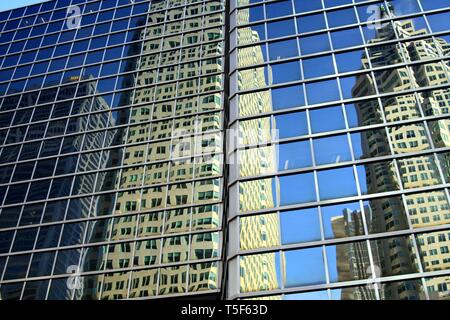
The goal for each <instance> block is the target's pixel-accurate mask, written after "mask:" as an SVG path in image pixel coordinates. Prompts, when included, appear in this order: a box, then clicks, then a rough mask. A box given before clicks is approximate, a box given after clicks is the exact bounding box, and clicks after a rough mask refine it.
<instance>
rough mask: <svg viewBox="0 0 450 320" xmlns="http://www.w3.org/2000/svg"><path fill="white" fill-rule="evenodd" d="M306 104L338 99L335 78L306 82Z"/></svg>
mask: <svg viewBox="0 0 450 320" xmlns="http://www.w3.org/2000/svg"><path fill="white" fill-rule="evenodd" d="M306 94H307V96H308V104H317V103H323V102H328V101H333V100H339V89H338V85H337V81H336V80H327V81H320V82H313V83H307V84H306Z"/></svg>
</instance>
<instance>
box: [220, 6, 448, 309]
mask: <svg viewBox="0 0 450 320" xmlns="http://www.w3.org/2000/svg"><path fill="white" fill-rule="evenodd" d="M232 3H233V5H232V6H231V8H230V30H231V33H230V52H229V59H230V79H229V81H230V121H229V126H230V128H233V129H234V130H236V131H237V132H239V134H238V135H237V136H238V137H239V138H238V139H236V140H237V142H236V143H235V146H234V148H233V150H232V151H230V152H233V154H232V157H233V158H235V159H237V161H236V162H235V163H236V165H234V166H231V167H230V175H229V176H230V181H229V185H230V189H229V211H228V212H227V213H228V219H229V230H230V231H229V234H230V236H229V238H230V239H229V243H230V245H229V251H228V258H229V267H228V281H227V283H228V287H227V289H228V290H227V298H229V299H235V298H243V299H261V298H262V299H286V300H297V299H301V300H303V299H305V300H308V299H320V300H322V299H325V300H328V299H333V300H348V299H355V300H359V299H361V300H367V299H370V300H372V299H383V300H390V299H448V298H449V297H450V275H449V269H450V251H449V248H450V229H449V226H450V209H449V192H448V183H449V182H450V162H449V159H450V158H449V156H450V153H449V146H450V131H449V130H450V121H449V107H450V88H449V83H450V82H449V81H450V78H449V76H450V60H449V59H450V44H449V41H450V33H449V30H450V23H449V21H450V19H449V16H450V11H449V9H450V2H449V1H442V0H440V1H433V0H420V1H419V0H393V1H363V0H354V1H352V0H307V1H306V0H283V1H262V0H260V1H258V0H255V1H252V0H237V1H232ZM256 159H257V160H256ZM236 239H239V241H236Z"/></svg>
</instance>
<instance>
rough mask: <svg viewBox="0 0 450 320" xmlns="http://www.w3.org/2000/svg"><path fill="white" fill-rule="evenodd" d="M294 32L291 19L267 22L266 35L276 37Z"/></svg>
mask: <svg viewBox="0 0 450 320" xmlns="http://www.w3.org/2000/svg"><path fill="white" fill-rule="evenodd" d="M291 34H295V24H294V20H293V19H289V20H281V21H276V22H269V23H268V24H267V37H268V38H269V39H270V38H278V37H284V36H288V35H291Z"/></svg>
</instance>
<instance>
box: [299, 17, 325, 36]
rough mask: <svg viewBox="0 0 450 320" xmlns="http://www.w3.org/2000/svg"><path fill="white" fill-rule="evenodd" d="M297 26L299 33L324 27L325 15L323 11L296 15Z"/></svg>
mask: <svg viewBox="0 0 450 320" xmlns="http://www.w3.org/2000/svg"><path fill="white" fill-rule="evenodd" d="M297 27H298V30H299V32H300V33H303V32H310V31H316V30H322V29H325V28H326V23H325V16H324V14H323V13H318V14H312V15H308V16H302V17H298V18H297Z"/></svg>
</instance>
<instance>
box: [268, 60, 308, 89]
mask: <svg viewBox="0 0 450 320" xmlns="http://www.w3.org/2000/svg"><path fill="white" fill-rule="evenodd" d="M300 79H301V74H300V64H299V63H298V61H294V62H287V63H279V64H274V65H272V83H273V84H278V83H286V82H291V81H297V80H300Z"/></svg>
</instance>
